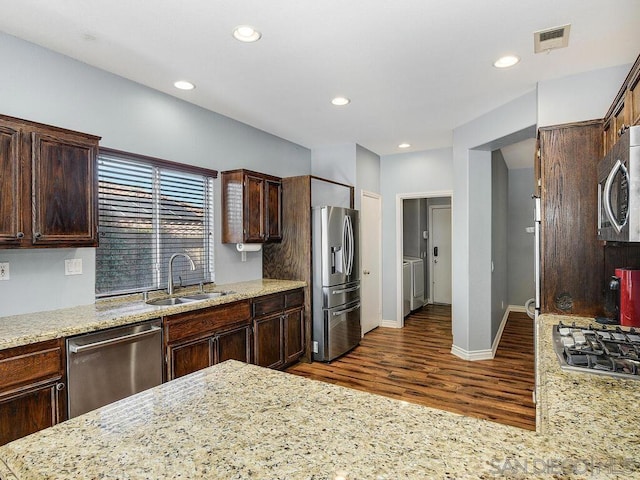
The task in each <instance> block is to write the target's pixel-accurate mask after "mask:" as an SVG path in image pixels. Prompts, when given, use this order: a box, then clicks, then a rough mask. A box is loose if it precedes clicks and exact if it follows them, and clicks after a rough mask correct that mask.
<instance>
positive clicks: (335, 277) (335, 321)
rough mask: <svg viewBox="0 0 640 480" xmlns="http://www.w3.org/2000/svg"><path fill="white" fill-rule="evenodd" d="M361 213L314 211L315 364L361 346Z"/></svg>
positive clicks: (333, 208) (330, 210) (316, 209)
mask: <svg viewBox="0 0 640 480" xmlns="http://www.w3.org/2000/svg"><path fill="white" fill-rule="evenodd" d="M358 222H359V215H358V211H357V210H352V209H349V208H342V207H314V208H313V209H312V231H311V233H312V239H313V244H312V262H313V308H312V310H313V344H312V346H313V348H312V349H313V359H314V360H320V361H324V362H329V361H331V360H333V359H335V358H337V357H339V356H340V355H342V354H344V353H346V352H348V351H349V350H351V349H352V348H353V347H355V346H356V345H358V343H360V338H361V336H362V333H361V327H360V239H359V234H358V229H359V223H358Z"/></svg>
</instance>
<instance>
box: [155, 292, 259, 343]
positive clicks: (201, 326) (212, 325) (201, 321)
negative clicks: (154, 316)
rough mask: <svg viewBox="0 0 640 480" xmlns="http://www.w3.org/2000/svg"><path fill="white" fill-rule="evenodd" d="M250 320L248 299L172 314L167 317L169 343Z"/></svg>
mask: <svg viewBox="0 0 640 480" xmlns="http://www.w3.org/2000/svg"><path fill="white" fill-rule="evenodd" d="M250 320H251V309H250V307H249V301H248V300H246V301H242V302H235V303H230V304H227V305H221V306H218V307H211V308H204V309H202V310H195V311H192V312H186V313H179V314H177V315H170V316H168V317H166V319H165V321H166V327H165V328H166V330H165V335H166V339H167V343H172V342H176V341H178V340H184V339H186V338H193V339H195V338H201V337H205V336H209V335H211V334H212V333H214V332H216V331H218V330H223V329H227V328H231V327H234V326H240V325H243V324H249V322H250Z"/></svg>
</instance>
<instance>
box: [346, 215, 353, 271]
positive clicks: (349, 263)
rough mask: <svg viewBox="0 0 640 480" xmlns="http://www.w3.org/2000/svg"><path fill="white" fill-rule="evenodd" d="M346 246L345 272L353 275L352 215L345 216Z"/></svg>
mask: <svg viewBox="0 0 640 480" xmlns="http://www.w3.org/2000/svg"><path fill="white" fill-rule="evenodd" d="M344 246H345V262H346V263H345V274H346V275H351V270H352V269H353V253H354V245H353V224H352V223H351V217H350V216H348V215H347V216H345V217H344Z"/></svg>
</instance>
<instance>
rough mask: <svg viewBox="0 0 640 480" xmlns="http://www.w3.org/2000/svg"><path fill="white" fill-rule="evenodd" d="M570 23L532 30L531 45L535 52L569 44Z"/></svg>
mask: <svg viewBox="0 0 640 480" xmlns="http://www.w3.org/2000/svg"><path fill="white" fill-rule="evenodd" d="M570 30H571V25H562V26H561V27H553V28H547V29H545V30H538V31H537V32H533V45H534V51H535V53H540V52H548V51H549V50H555V49H556V48H564V47H566V46H567V45H569V31H570Z"/></svg>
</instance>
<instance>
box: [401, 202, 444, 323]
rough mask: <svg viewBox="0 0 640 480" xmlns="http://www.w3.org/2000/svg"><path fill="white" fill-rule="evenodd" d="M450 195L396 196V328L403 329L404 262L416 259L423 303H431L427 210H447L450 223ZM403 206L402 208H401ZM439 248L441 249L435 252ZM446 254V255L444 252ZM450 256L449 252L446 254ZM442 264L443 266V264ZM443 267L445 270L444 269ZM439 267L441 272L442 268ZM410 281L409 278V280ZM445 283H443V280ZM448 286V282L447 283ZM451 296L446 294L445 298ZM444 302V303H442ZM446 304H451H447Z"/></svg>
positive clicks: (405, 286)
mask: <svg viewBox="0 0 640 480" xmlns="http://www.w3.org/2000/svg"><path fill="white" fill-rule="evenodd" d="M452 196H453V192H451V191H438V192H423V193H412V194H399V195H398V196H397V197H396V239H397V240H396V242H397V243H396V245H397V256H396V262H397V263H396V269H397V270H396V272H397V276H396V278H397V279H398V282H397V292H396V302H397V303H396V305H397V317H396V318H397V319H398V320H397V327H399V328H402V327H404V318H405V316H406V315H408V312H406V311H405V308H404V306H405V305H406V303H407V302H406V301H405V296H406V292H407V291H412V289H411V288H410V287H409V288H407V287H408V286H407V284H406V283H407V281H406V280H405V275H404V269H405V265H404V264H405V260H406V259H408V260H414V261H415V260H420V262H419V263H421V264H422V268H423V274H424V286H425V288H424V297H423V299H422V300H423V303H425V304H426V303H432V302H433V296H432V278H433V272H432V271H431V270H432V269H431V266H430V265H431V264H432V263H431V255H430V253H431V254H432V253H433V249H432V248H431V247H430V242H431V240H430V237H431V227H430V220H429V211H430V207H435V206H443V207H447V208H448V209H449V223H450V222H451V220H450V218H451V213H450V212H451V202H452ZM405 207H406V208H405ZM450 230H451V227H450V226H449V235H448V238H449V241H448V245H447V247H445V250H448V251H449V252H451V240H450V238H451V232H450ZM440 248H442V247H441V246H440V247H439V249H440ZM445 253H446V252H445ZM449 256H450V253H449ZM445 264H446V263H445ZM444 268H447V267H444ZM444 268H443V269H444ZM448 276H449V278H451V266H450V261H449V267H448ZM409 278H410V277H409ZM443 281H446V280H443ZM449 283H450V281H449ZM450 295H451V294H450V293H449V296H450ZM443 303H445V302H443ZM449 303H451V302H450V301H449Z"/></svg>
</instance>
